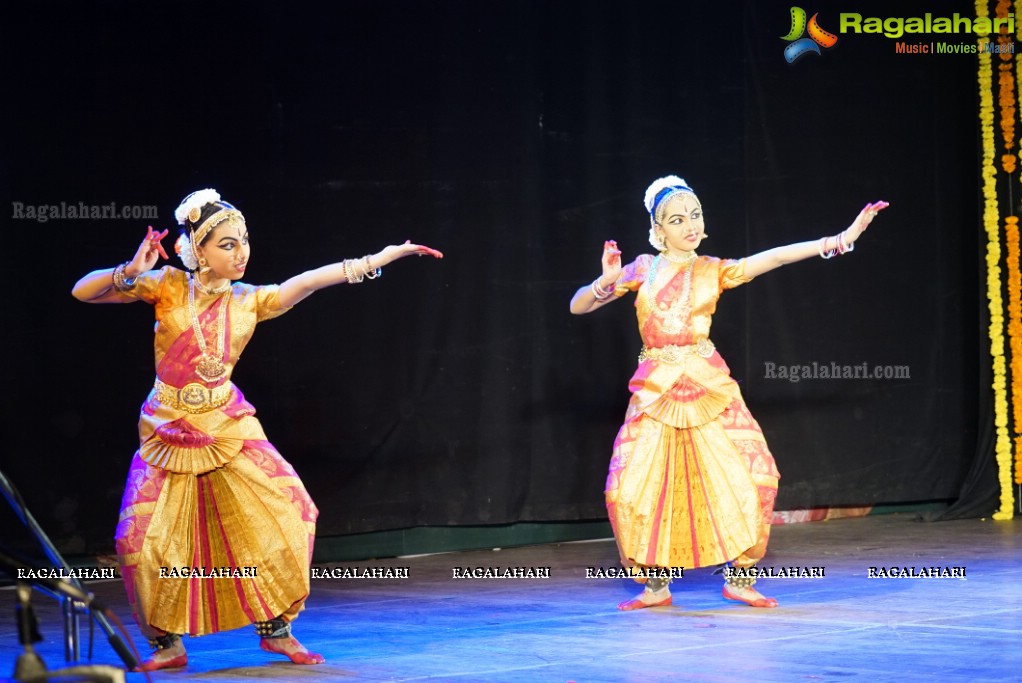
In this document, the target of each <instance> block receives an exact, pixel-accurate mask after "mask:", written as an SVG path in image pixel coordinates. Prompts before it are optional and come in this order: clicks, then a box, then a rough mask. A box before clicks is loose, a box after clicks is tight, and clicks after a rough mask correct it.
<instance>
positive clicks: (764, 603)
mask: <svg viewBox="0 0 1022 683" xmlns="http://www.w3.org/2000/svg"><path fill="white" fill-rule="evenodd" d="M724 597H725V598H727V599H728V600H735V601H737V602H744V603H745V604H746V605H750V606H752V607H777V600H775V599H774V598H768V597H766V596H764V595H763V594H762V593H760V592H759V591H758V590H756V589H755V588H752V587H751V586H750V587H748V588H735V587H734V586H732V585H730V584H726V583H725V584H724Z"/></svg>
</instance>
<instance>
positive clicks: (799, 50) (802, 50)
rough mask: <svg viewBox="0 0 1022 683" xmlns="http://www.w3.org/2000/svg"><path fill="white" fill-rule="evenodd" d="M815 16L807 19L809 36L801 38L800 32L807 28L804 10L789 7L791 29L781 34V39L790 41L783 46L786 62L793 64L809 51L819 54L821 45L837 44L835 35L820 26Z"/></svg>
mask: <svg viewBox="0 0 1022 683" xmlns="http://www.w3.org/2000/svg"><path fill="white" fill-rule="evenodd" d="M817 16H818V14H814V15H813V16H812V18H811V19H810V20H809V25H808V29H809V37H808V38H803V37H802V34H803V33H805V32H806V28H807V26H806V11H805V10H804V9H802V8H801V7H792V8H791V30H790V31H788V35H786V36H781V40H786V41H788V42H789V43H791V44H790V45H788V47H786V48H784V58H785V59H786V60H788V64H794V63H795V62H796V61H797V60H798V59H799V58H801V57H803V56H805V55H807V54H809V53H810V52H815V53H816V54H820V48H821V47H834V45H836V44H837V36H835V35H834V34H833V33H830V32H829V31H824V30H823V29H822V28H820V25H819V24H818V23H817V22H816V17H817Z"/></svg>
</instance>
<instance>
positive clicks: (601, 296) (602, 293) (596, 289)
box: [589, 278, 614, 301]
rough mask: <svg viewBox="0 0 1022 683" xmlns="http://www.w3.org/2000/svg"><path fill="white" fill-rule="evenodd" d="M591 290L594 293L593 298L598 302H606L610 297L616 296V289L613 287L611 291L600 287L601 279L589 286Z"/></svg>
mask: <svg viewBox="0 0 1022 683" xmlns="http://www.w3.org/2000/svg"><path fill="white" fill-rule="evenodd" d="M589 289H590V290H591V291H592V293H593V297H594V298H595V299H596V300H597V301H606V300H607V299H609V298H610V297H612V296H614V288H613V287H611V288H610V289H604V288H603V287H602V286H601V285H600V278H596V279H595V280H593V284H591V285H590V286H589Z"/></svg>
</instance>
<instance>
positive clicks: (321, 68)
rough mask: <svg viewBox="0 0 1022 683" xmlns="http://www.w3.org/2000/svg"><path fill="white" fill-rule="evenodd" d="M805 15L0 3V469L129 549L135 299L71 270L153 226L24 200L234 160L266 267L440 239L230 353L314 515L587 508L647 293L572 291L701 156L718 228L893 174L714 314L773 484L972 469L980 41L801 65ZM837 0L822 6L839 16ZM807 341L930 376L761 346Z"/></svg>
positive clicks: (864, 500)
mask: <svg viewBox="0 0 1022 683" xmlns="http://www.w3.org/2000/svg"><path fill="white" fill-rule="evenodd" d="M789 8H790V4H789V3H787V2H785V3H781V2H772V1H770V2H753V1H752V0H743V1H739V2H735V3H730V4H726V5H722V4H714V5H712V7H711V5H710V4H709V3H681V2H663V3H652V2H637V3H627V4H626V3H611V2H606V3H600V2H592V1H590V2H585V3H583V2H576V1H574V0H570V1H567V2H553V1H550V2H510V1H508V2H503V1H499V2H488V3H477V2H460V1H453V0H452V1H447V2H444V1H434V2H419V1H411V0H401V1H390V0H387V1H380V0H371V1H370V0H364V1H349V2H345V3H337V4H336V5H335V6H331V7H329V8H325V7H319V6H317V7H302V6H300V5H296V4H295V3H274V2H249V3H244V4H238V5H221V4H217V5H207V4H201V5H199V4H192V5H189V4H186V3H178V4H174V5H173V6H161V5H152V4H129V3H98V4H97V3H93V4H91V5H90V4H68V5H66V6H59V5H49V4H48V5H47V6H46V8H45V9H39V8H34V7H31V6H29V4H28V3H22V4H21V5H20V6H18V7H11V8H8V9H7V11H6V14H7V19H8V21H7V22H6V23H7V25H8V27H9V30H8V35H7V39H6V40H5V41H4V43H5V44H4V45H3V48H2V49H3V51H4V57H5V63H6V64H8V67H7V69H5V73H4V74H3V79H4V81H5V85H6V87H5V92H6V93H8V96H6V97H5V98H4V101H3V104H2V105H0V106H2V111H3V128H4V135H3V151H2V163H3V166H2V173H3V187H4V188H5V190H4V192H5V193H6V194H9V196H8V197H6V198H5V200H6V201H5V203H4V206H7V207H12V210H11V211H6V213H7V215H8V216H10V217H11V218H10V219H9V220H5V226H4V235H5V239H6V240H7V248H6V249H5V250H4V252H5V256H4V261H5V264H6V268H5V271H6V273H7V277H8V283H9V287H8V295H7V305H8V308H9V311H10V312H9V315H8V317H7V319H8V325H7V326H6V328H7V333H6V334H5V335H4V336H5V342H4V346H5V349H6V352H5V354H4V355H5V358H6V359H7V366H8V367H7V373H6V374H7V391H5V392H4V404H3V407H4V411H3V413H4V434H5V439H4V445H3V450H2V460H3V462H2V465H0V466H2V468H3V469H4V470H5V471H6V472H7V473H8V475H9V476H10V477H11V479H12V480H14V481H15V483H17V484H18V485H19V486H20V487H21V489H22V490H23V493H24V494H25V498H26V500H27V502H28V504H29V506H30V507H31V508H32V509H33V511H35V513H36V515H37V516H38V517H39V518H40V520H41V521H42V523H43V526H44V527H45V528H48V529H49V530H50V531H51V533H52V535H53V536H54V537H55V538H56V539H57V540H58V541H59V543H60V544H61V547H62V548H63V549H65V550H68V551H72V552H73V551H76V550H96V549H105V548H109V547H110V546H111V545H112V543H111V541H110V539H111V536H112V532H113V528H114V526H115V524H116V516H117V509H118V502H119V499H120V493H121V488H122V485H123V478H124V475H125V473H126V471H127V466H128V463H129V461H130V457H131V454H132V452H133V450H134V449H135V447H136V445H137V444H136V439H135V433H134V430H133V428H134V422H135V419H136V416H137V411H138V407H139V405H140V403H141V401H142V400H143V398H144V397H145V395H146V393H147V391H148V389H149V387H150V386H151V384H150V383H151V382H152V375H153V370H152V348H151V337H150V334H151V330H152V327H151V325H152V311H151V310H150V309H149V308H148V307H147V306H145V305H142V304H136V305H132V306H86V305H83V304H80V303H78V302H76V301H74V300H73V299H72V298H71V297H70V294H69V290H70V288H71V285H72V284H73V283H74V281H75V280H76V279H77V278H78V277H79V276H80V275H82V274H84V273H85V272H87V271H89V270H91V269H94V268H100V267H109V266H113V265H115V264H117V263H119V262H122V261H124V260H126V259H128V258H130V257H131V255H132V254H133V253H134V249H135V247H136V246H137V243H138V240H139V239H140V238H141V236H142V235H144V231H145V225H146V223H147V222H150V221H146V220H67V219H65V220H59V219H57V220H51V221H48V222H45V223H42V222H37V221H32V220H26V219H18V218H17V217H16V216H15V215H14V211H13V207H14V206H15V202H18V203H21V204H22V205H33V206H35V205H53V204H60V203H61V202H66V203H67V204H76V205H77V203H78V202H84V203H85V204H90V205H91V204H106V203H109V202H116V203H117V204H118V205H121V206H125V205H129V206H130V205H153V206H157V207H158V211H159V219H157V220H156V221H153V222H154V223H155V224H156V225H157V226H159V227H171V228H173V227H174V226H173V217H172V211H173V209H174V207H175V206H176V205H177V202H178V201H179V200H180V198H181V197H183V196H184V195H185V194H187V193H188V192H190V191H192V190H195V189H199V188H202V187H215V188H217V189H218V190H219V191H220V192H221V193H222V194H223V195H224V197H225V198H226V199H228V200H229V201H231V202H233V203H235V204H236V205H237V206H238V207H239V208H241V210H242V211H243V212H244V213H245V214H246V216H247V218H248V222H249V228H250V230H251V235H252V244H253V254H252V263H251V266H250V268H249V270H248V275H247V278H246V279H247V280H249V281H252V282H256V283H265V282H279V281H282V280H284V279H286V278H287V277H288V276H290V275H293V274H295V273H297V272H300V271H301V270H304V269H308V268H311V267H315V266H318V265H322V264H323V263H326V262H330V261H334V260H339V259H342V258H345V257H357V256H361V255H363V254H365V253H367V252H371V251H376V250H378V249H379V248H381V247H382V246H384V245H386V244H389V243H394V242H400V241H403V240H405V239H412V240H413V241H418V242H422V243H425V244H429V245H431V246H435V247H437V248H439V249H442V250H443V251H445V253H446V255H447V257H446V258H445V259H444V260H443V261H442V262H433V261H428V262H427V260H425V259H414V260H406V261H403V262H399V263H397V264H394V265H392V266H390V267H388V268H386V269H385V272H384V276H383V277H382V278H381V279H380V280H378V281H374V282H368V283H365V284H362V285H358V286H341V287H337V288H334V289H332V290H327V291H323V292H319V293H317V294H315V295H314V296H312V297H311V298H310V299H308V300H307V301H305V302H303V303H301V304H300V305H299V306H298V307H296V309H295V310H294V311H292V312H290V313H288V314H287V315H286V316H284V317H283V318H281V319H280V320H275V321H272V322H269V323H266V324H265V325H263V326H261V327H260V329H259V330H258V332H257V334H256V336H255V339H254V341H253V342H252V343H251V344H250V346H249V348H248V350H247V351H246V354H245V358H244V359H243V360H242V362H241V363H240V365H239V367H238V369H237V371H236V372H235V376H234V379H235V381H236V383H237V384H238V385H239V386H240V387H241V388H242V389H243V390H244V391H245V394H246V396H247V397H248V398H249V399H250V400H251V401H252V402H253V403H254V404H255V405H256V406H257V408H258V409H259V416H260V418H261V419H262V421H263V425H264V427H265V429H266V432H267V434H268V436H269V438H270V439H271V440H272V441H273V442H274V443H275V444H276V445H277V447H278V448H279V449H280V450H281V452H282V453H283V454H284V455H285V457H286V458H288V459H289V460H290V462H292V464H294V465H295V467H296V468H297V470H298V472H299V473H300V474H301V475H302V477H303V479H304V481H305V482H306V485H307V486H308V488H309V489H310V491H311V493H312V495H313V497H314V499H315V500H316V502H317V503H318V505H319V507H320V509H321V513H322V514H321V517H320V524H319V533H320V534H322V535H330V534H346V533H355V532H364V531H372V530H381V529H391V528H402V527H408V526H416V525H467V524H500V523H508V522H515V521H539V520H577V519H600V518H602V517H604V508H603V499H602V489H603V480H604V477H605V471H606V465H607V461H608V459H609V455H610V449H611V444H612V441H613V438H614V434H615V432H616V430H617V427H618V425H619V422H620V419H621V417H622V415H623V412H624V407H625V404H626V402H627V399H628V394H627V390H626V383H627V380H628V377H629V376H630V373H631V372H632V371H633V370H634V366H635V356H636V353H637V352H638V350H639V338H638V333H637V331H636V329H635V321H634V313H633V311H632V308H631V306H630V305H629V304H625V303H621V304H617V305H616V306H613V307H610V308H608V309H604V310H602V311H600V312H599V313H598V314H594V315H591V316H585V317H572V316H570V315H569V314H568V311H567V304H568V300H569V299H570V297H571V295H572V293H573V292H574V290H575V289H576V288H577V287H578V286H579V285H581V284H583V283H587V282H589V281H591V279H592V278H593V277H595V275H596V274H597V273H598V269H599V254H600V249H601V245H602V242H603V240H604V239H608V238H616V239H617V240H618V242H619V244H620V246H621V247H622V249H623V251H624V253H625V256H626V258H632V257H634V256H635V255H637V254H639V253H642V252H645V251H649V250H650V247H649V246H648V244H647V242H646V232H647V229H648V221H647V219H646V217H645V216H644V213H643V209H642V206H641V200H642V195H643V192H644V190H645V187H646V185H647V184H648V183H649V182H650V181H651V180H652V179H653V178H655V177H658V176H660V175H665V174H667V173H679V174H681V175H683V176H684V177H686V179H687V180H688V181H689V182H690V183H691V184H692V185H693V186H694V187H695V188H696V190H697V192H698V193H699V196H700V198H701V200H702V202H703V205H704V207H705V210H706V216H707V231H708V233H709V234H710V238H709V240H708V241H707V242H706V243H705V245H704V247H703V249H702V251H703V252H704V253H710V254H713V255H718V256H722V257H738V256H743V255H746V254H749V253H754V252H756V251H759V250H762V249H766V248H769V247H773V246H777V245H781V244H785V243H789V242H793V241H801V240H806V239H812V238H816V237H819V236H822V235H825V234H834V233H836V232H837V231H839V230H840V229H842V228H844V227H845V226H847V225H848V223H849V222H850V221H851V220H852V218H853V217H854V216H855V214H856V213H857V212H858V210H859V209H860V208H861V207H862V205H863V204H865V202H866V201H869V200H874V199H886V200H888V201H890V202H891V208H890V209H889V210H888V211H887V212H885V213H884V214H883V215H882V216H881V217H880V218H879V220H878V221H877V222H876V223H875V224H874V227H872V228H871V229H870V231H869V232H868V233H867V234H866V236H865V237H864V239H863V240H862V241H861V242H860V243H859V245H857V247H856V250H855V253H854V254H851V255H847V256H844V257H841V258H837V259H834V260H832V261H826V262H825V261H822V260H820V259H814V260H811V261H809V262H806V263H802V264H798V265H795V266H791V267H788V268H784V269H782V270H780V271H777V272H774V273H770V274H768V275H766V276H763V277H762V278H761V279H759V280H758V281H755V282H753V283H752V284H750V285H748V286H746V287H742V288H740V289H738V290H735V291H733V292H729V293H727V294H726V295H725V296H724V297H723V299H722V301H721V304H720V306H719V309H718V314H717V317H716V320H715V326H714V334H713V338H714V341H715V342H716V343H717V345H718V347H719V348H720V349H721V352H722V354H723V355H724V357H725V358H726V359H727V360H728V362H729V364H730V366H731V369H732V372H733V374H734V375H735V376H736V377H737V378H738V379H739V380H740V381H741V382H742V386H743V390H744V392H745V395H746V398H747V400H748V402H749V404H750V407H751V409H752V411H753V413H754V414H755V415H756V416H757V418H758V419H759V421H760V422H761V424H762V426H763V428H764V430H765V433H766V435H767V438H768V439H769V441H770V443H771V447H772V449H773V451H774V454H775V456H776V458H777V461H778V464H779V467H780V469H781V472H782V474H783V479H782V482H781V489H780V495H779V498H778V508H779V509H786V508H787V509H790V508H793V507H801V506H814V505H865V504H873V503H895V502H910V501H928V500H949V499H953V498H956V497H957V496H958V493H959V489H960V487H961V485H962V482H963V479H964V477H965V475H966V473H967V471H968V470H969V468H970V465H971V463H972V460H973V456H974V454H975V445H976V436H977V423H978V416H977V400H976V392H977V372H978V365H979V364H980V363H981V361H978V360H977V358H980V357H981V356H980V349H979V348H978V343H979V340H980V339H981V335H982V334H983V330H982V329H980V328H979V327H978V323H977V320H978V311H977V308H978V303H977V302H978V290H977V282H978V272H977V258H976V257H975V255H976V253H977V250H978V249H979V248H980V242H979V233H980V230H979V226H978V219H977V216H978V213H977V208H976V207H977V204H978V198H977V197H978V182H977V178H978V174H977V161H976V146H977V145H976V132H975V131H976V128H977V125H976V113H975V112H976V96H975V92H976V86H975V70H976V60H975V57H974V56H972V57H969V56H963V55H907V54H896V52H895V48H894V45H895V42H896V41H894V40H891V39H889V38H885V37H883V36H875V35H874V36H864V35H860V36H856V35H841V36H840V40H839V42H838V44H837V45H836V46H835V47H833V48H830V49H825V50H823V54H821V55H809V56H807V57H805V58H803V59H801V60H799V61H798V62H796V63H795V64H788V63H786V62H785V60H784V58H783V55H782V51H783V48H784V46H785V45H786V43H785V42H784V41H783V40H781V39H780V38H779V36H782V35H784V34H785V33H787V32H788V29H789V27H790V14H789ZM840 9H843V8H841V7H840V6H839V3H836V2H822V3H818V4H817V6H816V7H815V8H814V9H813V10H811V11H819V20H820V23H821V24H822V25H823V27H824V28H827V29H829V30H831V31H835V32H836V31H837V21H838V20H837V14H838V12H839V11H840ZM923 9H925V8H923V5H922V4H921V3H888V2H884V3H881V2H860V3H857V6H856V8H855V11H857V12H860V13H862V14H863V15H864V16H903V15H909V14H911V13H912V12H915V13H918V12H919V11H923ZM940 11H941V12H945V11H946V12H947V13H949V14H950V13H951V12H953V11H958V12H960V13H961V14H962V15H963V16H971V13H972V5H971V3H964V2H958V3H941V10H940ZM40 36H45V38H46V40H45V42H42V41H41V40H40ZM170 242H171V240H167V244H168V245H169V244H170ZM813 362H816V363H817V364H818V365H821V366H822V365H825V366H828V367H830V366H831V364H838V365H840V366H845V365H851V366H856V365H861V364H862V363H866V364H868V365H869V366H870V367H873V366H876V365H881V366H907V367H908V368H909V372H910V376H909V377H907V378H902V379H875V380H866V379H845V380H824V379H815V380H808V379H807V380H804V381H799V382H792V381H787V380H783V379H777V378H771V377H770V376H769V368H774V372H775V373H776V368H779V367H782V366H783V367H791V366H804V365H811V364H812V363H813ZM982 391H983V389H982V387H981V388H980V392H982ZM991 457H992V456H991Z"/></svg>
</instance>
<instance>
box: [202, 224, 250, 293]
mask: <svg viewBox="0 0 1022 683" xmlns="http://www.w3.org/2000/svg"><path fill="white" fill-rule="evenodd" d="M251 250H252V248H251V247H250V246H249V244H248V228H247V227H246V226H245V224H244V223H241V222H239V221H235V220H231V221H226V222H224V223H222V224H221V225H218V226H216V227H215V228H213V231H212V232H211V233H209V237H208V238H206V240H205V241H204V242H203V243H202V245H201V246H200V247H199V248H198V252H199V256H200V257H201V258H204V259H206V265H207V266H209V267H210V268H211V269H212V271H213V273H212V274H213V275H215V276H216V277H218V278H227V279H228V280H240V279H241V278H242V276H244V275H245V268H246V267H247V266H248V258H249V255H250V254H251Z"/></svg>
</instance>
